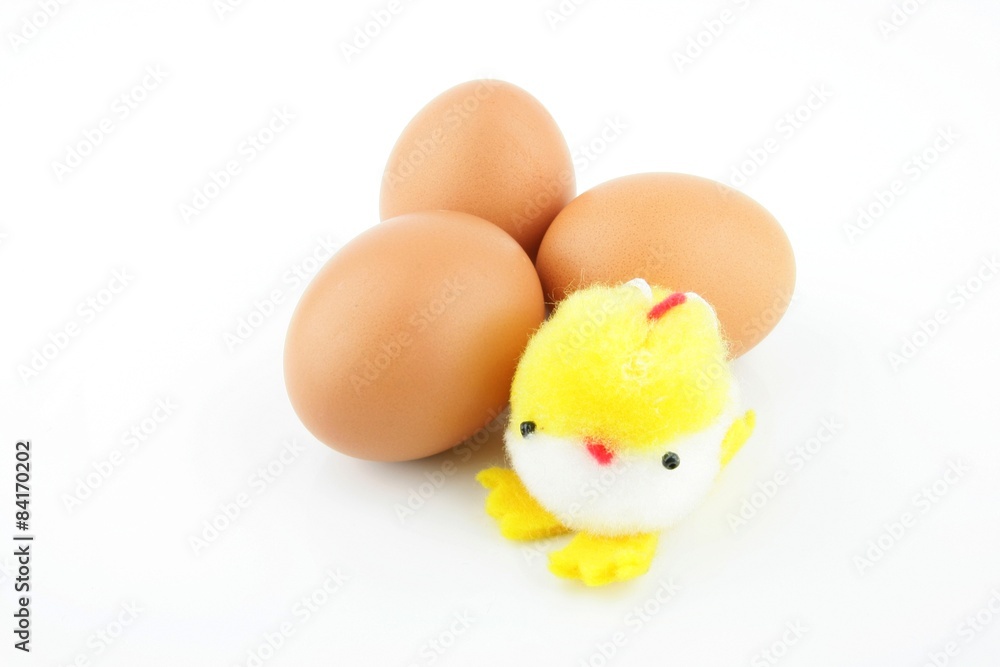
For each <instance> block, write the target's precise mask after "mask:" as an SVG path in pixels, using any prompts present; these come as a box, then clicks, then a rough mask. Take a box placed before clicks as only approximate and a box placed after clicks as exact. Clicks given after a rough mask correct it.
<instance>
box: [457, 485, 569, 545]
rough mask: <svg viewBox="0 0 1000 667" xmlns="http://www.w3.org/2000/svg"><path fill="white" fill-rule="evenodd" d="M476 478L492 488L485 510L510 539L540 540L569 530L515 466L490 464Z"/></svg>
mask: <svg viewBox="0 0 1000 667" xmlns="http://www.w3.org/2000/svg"><path fill="white" fill-rule="evenodd" d="M476 480H478V481H479V483H480V484H482V485H483V486H484V487H486V488H487V489H488V490H489V495H487V496H486V513H487V514H489V515H490V516H491V517H493V518H494V519H496V520H497V522H498V523H499V524H500V534H501V535H503V536H504V537H506V538H507V539H509V540H537V539H541V538H543V537H552V536H554V535H562V534H563V533H567V532H569V528H567V527H566V526H564V525H562V524H561V523H559V520H558V519H556V518H555V516H553V515H552V513H551V512H549V511H548V510H547V509H545V508H544V507H542V506H541V505H539V504H538V501H537V500H535V499H534V498H532V497H531V494H529V493H528V490H527V489H526V488H524V484H523V483H522V482H521V479H520V478H519V477H518V476H517V473H515V472H514V471H513V470H508V469H506V468H488V469H487V470H484V471H482V472H481V473H479V474H478V475H476Z"/></svg>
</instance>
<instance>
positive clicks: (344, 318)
mask: <svg viewBox="0 0 1000 667" xmlns="http://www.w3.org/2000/svg"><path fill="white" fill-rule="evenodd" d="M575 188H576V186H575V177H574V173H573V168H572V159H571V157H570V153H569V149H568V147H567V145H566V141H565V139H564V138H563V136H562V134H561V133H560V131H559V128H558V126H557V125H556V123H555V121H554V120H553V119H552V117H551V116H550V115H549V113H548V112H547V111H546V110H545V108H544V107H543V106H542V105H541V104H540V103H539V102H538V101H537V100H536V99H535V98H534V97H532V96H531V95H529V94H528V93H527V92H525V91H523V90H521V89H520V88H518V87H516V86H513V85H511V84H507V83H503V82H499V81H473V82H469V83H465V84H462V85H460V86H457V87H455V88H452V89H451V90H448V91H446V92H445V93H443V94H442V95H440V96H439V97H437V98H435V99H434V100H432V101H431V102H430V103H429V104H428V105H427V106H426V107H424V109H423V110H421V111H420V112H419V113H418V114H417V115H416V116H415V117H414V119H413V120H412V121H411V122H410V124H409V125H408V126H407V127H406V129H405V130H404V131H403V133H402V135H401V136H400V138H399V140H398V141H397V142H396V146H395V147H394V148H393V151H392V154H391V155H390V158H389V161H388V164H387V165H386V169H385V173H384V176H383V182H382V194H381V214H382V219H383V220H384V222H382V223H381V224H379V225H376V226H375V227H373V228H371V229H369V230H368V231H366V232H364V233H363V234H361V235H360V236H358V237H357V238H356V239H354V240H353V241H351V242H350V243H348V244H347V245H346V246H345V247H344V248H342V249H341V251H340V252H338V253H337V254H336V255H335V256H334V257H333V258H331V259H330V260H329V262H328V263H327V265H326V266H325V267H324V268H323V269H322V270H321V271H320V273H319V274H318V275H317V276H316V278H315V279H314V280H313V281H312V283H311V284H310V285H309V287H308V288H307V289H306V291H305V293H304V294H303V296H302V299H301V301H300V302H299V305H298V306H297V308H296V310H295V313H294V314H293V316H292V321H291V324H290V326H289V330H288V335H287V338H286V342H285V382H286V386H287V389H288V394H289V398H290V399H291V403H292V406H293V407H294V409H295V411H296V413H297V414H298V416H299V418H300V419H301V420H302V422H303V424H305V426H306V427H307V428H308V429H309V430H310V431H311V432H312V433H313V435H315V436H316V437H317V438H318V439H319V440H321V441H323V442H324V443H326V444H327V445H329V446H330V447H332V448H334V449H336V450H338V451H340V452H343V453H345V454H349V455H351V456H355V457H358V458H363V459H370V460H380V461H401V460H409V459H415V458H421V457H425V456H429V455H432V454H435V453H438V452H441V451H444V450H446V449H448V448H449V447H452V446H454V445H456V444H458V443H459V442H461V441H462V440H463V439H466V438H468V437H470V436H472V435H474V434H475V433H476V431H477V430H479V429H482V428H483V427H485V426H486V425H488V424H489V423H490V422H491V421H492V420H493V419H495V418H496V417H497V415H498V414H499V413H500V412H501V411H502V409H503V407H504V406H505V405H506V403H507V399H508V394H509V389H510V381H511V379H512V377H513V374H514V369H515V367H516V365H517V361H518V359H519V357H520V355H521V352H522V351H523V349H524V346H525V345H526V343H527V341H528V338H529V337H530V335H531V333H532V332H533V331H534V330H535V329H536V328H537V327H538V326H539V325H540V324H541V323H542V321H543V319H544V317H545V302H546V301H548V302H549V303H556V302H558V301H559V300H561V299H562V298H564V297H565V296H566V295H567V294H568V293H570V292H572V291H573V290H575V289H579V288H581V287H586V286H587V285H590V284H592V283H595V282H601V283H620V282H625V281H628V280H631V279H633V278H644V279H645V280H646V281H647V282H649V283H651V284H657V285H661V286H663V287H667V288H670V289H675V290H682V291H694V292H698V293H699V294H701V295H702V296H703V297H705V298H706V300H708V302H709V303H711V304H712V305H713V306H714V307H715V309H716V311H717V313H718V316H719V319H720V322H721V323H722V327H723V332H724V334H725V335H726V337H727V339H728V340H729V342H730V346H731V351H732V356H734V357H736V356H739V355H740V354H743V353H744V352H746V351H747V350H749V349H750V348H752V347H753V346H754V345H756V344H757V343H759V342H760V341H761V339H763V338H764V336H766V335H767V333H768V332H769V331H770V330H771V329H772V328H773V326H774V325H775V324H776V323H777V321H778V319H780V317H781V315H782V314H783V313H784V310H785V308H786V307H787V305H788V303H789V300H790V298H791V293H792V290H793V289H794V284H795V262H794V258H793V255H792V250H791V245H790V244H789V241H788V238H787V236H786V235H785V233H784V231H783V230H782V228H781V226H780V225H779V224H778V222H777V221H776V220H775V219H774V217H773V216H771V215H770V214H769V213H768V212H767V211H766V210H765V209H764V208H763V207H761V206H760V205H759V204H758V203H756V202H755V201H753V200H752V199H750V198H749V197H747V196H746V195H744V194H742V193H740V192H738V191H735V190H732V189H730V188H728V187H726V186H724V185H722V184H719V183H715V182H713V181H710V180H707V179H703V178H698V177H695V176H688V175H683V174H667V173H662V174H642V175H636V176H627V177H624V178H619V179H616V180H614V181H610V182H608V183H604V184H602V185H599V186H597V187H595V188H593V189H592V190H589V191H587V192H585V193H583V194H581V195H580V196H579V197H576V198H575V199H574V198H573V197H574V195H575ZM536 257H537V260H536ZM533 261H535V264H534V265H533V263H532V262H533Z"/></svg>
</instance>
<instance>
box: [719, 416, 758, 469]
mask: <svg viewBox="0 0 1000 667" xmlns="http://www.w3.org/2000/svg"><path fill="white" fill-rule="evenodd" d="M756 423H757V414H756V413H755V412H754V411H753V410H747V411H746V413H745V414H744V415H743V416H742V417H740V418H739V419H737V420H736V421H734V422H733V425H732V426H730V427H729V430H728V431H726V437H724V438H723V439H722V466H723V467H725V466H726V464H727V463H729V461H730V460H732V458H733V457H734V456H736V452H738V451H740V448H741V447H743V445H744V443H746V441H747V440H748V439H749V438H750V434H751V433H753V427H754V425H755V424H756Z"/></svg>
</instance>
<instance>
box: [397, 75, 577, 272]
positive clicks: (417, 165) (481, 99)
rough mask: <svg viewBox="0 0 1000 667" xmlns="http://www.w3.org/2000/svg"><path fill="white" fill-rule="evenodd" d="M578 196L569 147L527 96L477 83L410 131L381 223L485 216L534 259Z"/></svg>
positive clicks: (447, 98)
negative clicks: (443, 215)
mask: <svg viewBox="0 0 1000 667" xmlns="http://www.w3.org/2000/svg"><path fill="white" fill-rule="evenodd" d="M575 193H576V177H575V175H574V172H573V160H572V157H571V156H570V152H569V148H568V147H567V145H566V140H565V139H564V138H563V135H562V133H561V132H560V131H559V127H558V126H557V125H556V122H555V121H554V120H553V119H552V116H551V115H549V112H548V111H546V109H545V107H543V106H542V104H541V103H540V102H539V101H538V100H536V99H535V98H534V97H532V96H531V95H530V94H528V93H527V92H525V91H524V90H522V89H520V88H518V87H517V86H514V85H512V84H509V83H505V82H502V81H495V80H478V81H470V82H468V83H463V84H461V85H458V86H456V87H454V88H452V89H450V90H448V91H446V92H444V93H442V94H441V95H439V96H438V97H436V98H435V99H434V100H432V101H431V102H430V103H429V104H427V106H425V107H424V108H423V109H421V111H420V112H419V113H418V114H417V115H416V116H415V117H414V118H413V120H412V121H410V123H409V125H407V126H406V129H404V130H403V133H402V135H400V137H399V140H398V141H397V142H396V145H395V147H394V148H393V149H392V154H391V155H390V156H389V161H388V163H387V164H386V167H385V173H384V175H383V179H382V193H381V214H382V219H383V220H385V219H387V218H392V217H395V216H397V215H401V214H403V213H411V212H414V211H426V210H432V209H447V210H451V211H462V212H465V213H471V214H473V215H476V216H479V217H481V218H484V219H486V220H489V221H490V222H493V223H494V224H496V225H498V226H499V227H500V228H501V229H503V230H504V231H506V232H507V233H508V234H510V235H511V236H513V237H514V238H515V239H517V241H518V243H520V244H521V246H522V247H523V248H524V249H525V251H526V252H527V253H528V255H529V256H530V257H531V258H532V259H534V257H535V254H536V253H537V251H538V245H539V243H541V240H542V237H543V236H544V235H545V230H546V229H548V226H549V223H551V222H552V220H553V218H555V216H556V214H558V213H559V211H560V210H562V208H563V206H565V205H566V203H567V202H569V201H570V200H571V199H572V198H573V196H574V194H575Z"/></svg>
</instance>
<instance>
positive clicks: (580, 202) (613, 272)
mask: <svg viewBox="0 0 1000 667" xmlns="http://www.w3.org/2000/svg"><path fill="white" fill-rule="evenodd" d="M537 267H538V273H539V276H540V277H541V279H542V287H543V288H544V290H545V294H546V297H547V298H549V299H551V300H553V301H557V300H559V299H562V298H563V297H564V296H565V295H566V294H567V293H568V292H571V291H573V290H575V289H579V288H580V287H585V286H587V285H589V284H591V283H595V282H603V283H619V282H625V281H628V280H631V279H633V278H644V279H646V281H647V282H649V283H655V284H657V285H660V286H662V287H666V288H669V289H674V290H679V291H685V292H686V291H693V292H697V293H698V294H700V295H701V296H703V297H704V298H705V299H706V300H707V301H708V302H709V303H711V304H712V305H713V306H714V307H715V309H716V312H717V313H718V316H719V321H720V322H721V323H722V329H723V333H724V334H725V336H726V337H727V338H728V340H729V341H730V350H731V355H732V356H733V357H734V358H735V357H738V356H740V355H741V354H743V353H744V352H746V351H747V350H749V349H750V348H752V347H753V346H754V345H756V344H757V343H759V342H760V341H761V339H763V338H764V336H766V335H767V334H768V332H770V331H771V329H772V328H774V325H775V324H777V323H778V320H780V319H781V316H782V315H783V314H784V312H785V309H786V308H787V307H788V303H789V300H790V299H791V296H792V291H793V290H794V288H795V258H794V256H793V255H792V247H791V245H790V244H789V242H788V237H787V236H786V235H785V232H784V231H783V230H782V228H781V226H780V225H779V224H778V221H777V220H775V219H774V217H773V216H772V215H771V214H770V213H768V212H767V211H766V210H765V209H764V208H763V207H762V206H761V205H760V204H758V203H757V202H755V201H754V200H752V199H750V198H749V197H747V196H746V195H744V194H743V193H741V192H739V191H737V190H733V189H731V188H728V187H727V186H725V185H722V184H721V183H716V182H714V181H710V180H708V179H705V178H699V177H697V176H689V175H686V174H639V175H635V176H626V177H624V178H619V179H616V180H613V181H609V182H607V183H604V184H602V185H599V186H597V187H595V188H594V189H592V190H589V191H587V192H584V193H583V194H582V195H580V196H579V197H577V198H576V199H574V200H573V201H572V202H570V204H569V205H568V206H567V207H566V208H565V209H564V210H563V211H562V212H561V213H560V214H559V216H558V217H557V218H556V219H555V221H554V222H553V223H552V225H551V227H550V228H549V231H548V233H547V234H546V235H545V240H544V241H542V246H541V249H540V250H539V252H538V261H537Z"/></svg>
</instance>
